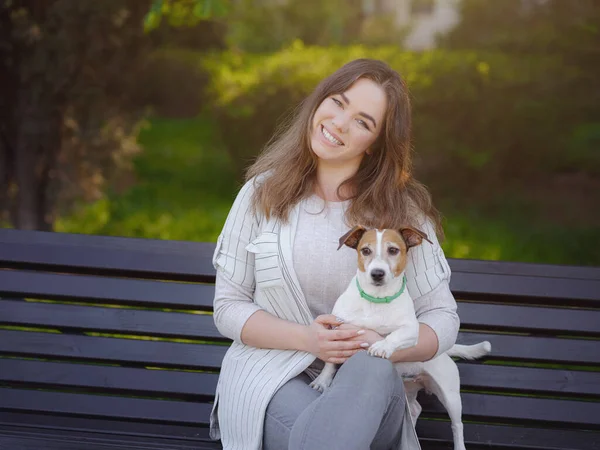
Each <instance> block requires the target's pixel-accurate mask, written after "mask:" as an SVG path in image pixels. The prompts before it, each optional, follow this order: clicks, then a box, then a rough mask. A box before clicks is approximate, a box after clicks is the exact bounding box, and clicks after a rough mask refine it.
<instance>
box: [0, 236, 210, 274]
mask: <svg viewBox="0 0 600 450" xmlns="http://www.w3.org/2000/svg"><path fill="white" fill-rule="evenodd" d="M0 247H2V253H1V254H0V266H1V265H2V264H3V263H4V264H5V265H11V264H13V265H14V264H17V265H18V266H20V267H22V266H23V265H27V266H30V267H31V268H36V267H42V266H48V267H55V268H70V269H71V270H74V271H77V269H78V268H79V269H85V270H86V271H89V270H90V269H91V270H92V271H93V272H94V273H98V274H100V273H106V274H114V273H121V274H126V275H129V276H135V277H142V278H162V279H172V280H188V281H193V280H195V281H207V282H211V281H214V273H215V270H214V268H213V267H212V264H211V257H212V254H213V252H214V248H215V244H213V243H206V242H184V241H163V240H157V239H136V238H123V237H112V236H93V235H81V234H69V233H49V232H42V231H26V230H9V229H0Z"/></svg>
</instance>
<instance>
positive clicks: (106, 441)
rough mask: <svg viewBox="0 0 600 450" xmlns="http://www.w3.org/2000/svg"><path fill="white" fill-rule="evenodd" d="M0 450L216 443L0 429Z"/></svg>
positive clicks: (180, 447)
mask: <svg viewBox="0 0 600 450" xmlns="http://www.w3.org/2000/svg"><path fill="white" fill-rule="evenodd" d="M0 448H7V449H11V450H38V449H48V450H81V449H85V450H129V449H133V450H136V449H137V450H142V449H147V450H165V449H167V450H170V449H172V450H197V449H202V450H215V449H220V448H222V447H221V445H220V443H216V442H215V443H212V442H206V441H189V440H184V439H178V438H175V437H171V438H168V439H167V438H160V437H152V438H151V437H144V436H126V435H121V436H118V435H112V436H111V435H109V436H107V435H106V433H89V432H87V433H86V432H77V431H69V432H64V431H60V430H41V429H32V428H30V427H29V428H23V427H13V428H7V427H1V426H0Z"/></svg>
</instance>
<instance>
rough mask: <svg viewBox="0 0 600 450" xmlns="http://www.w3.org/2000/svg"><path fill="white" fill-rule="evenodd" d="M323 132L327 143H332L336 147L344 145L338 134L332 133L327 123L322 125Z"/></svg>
mask: <svg viewBox="0 0 600 450" xmlns="http://www.w3.org/2000/svg"><path fill="white" fill-rule="evenodd" d="M321 134H322V136H323V137H324V138H325V143H326V144H331V145H332V146H334V147H341V146H343V145H344V143H343V142H342V140H341V139H340V138H339V137H338V136H337V135H335V134H333V133H331V132H330V131H329V130H328V129H327V127H325V125H321Z"/></svg>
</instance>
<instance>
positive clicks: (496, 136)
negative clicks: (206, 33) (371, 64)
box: [204, 42, 591, 189]
mask: <svg viewBox="0 0 600 450" xmlns="http://www.w3.org/2000/svg"><path fill="white" fill-rule="evenodd" d="M364 57H368V58H377V59H381V60H384V61H386V62H387V63H389V64H390V65H391V66H392V67H393V68H394V69H396V70H398V72H399V73H400V74H401V75H402V76H403V77H404V78H405V79H406V80H407V82H408V84H409V86H410V89H411V94H412V98H413V108H414V135H415V140H414V142H415V147H416V149H417V150H418V152H417V156H418V157H419V159H418V161H417V163H418V169H419V172H420V174H421V175H422V174H427V175H428V176H427V177H426V178H433V177H434V176H435V175H444V174H445V173H446V172H447V171H448V169H449V168H450V167H451V168H452V172H453V177H452V178H453V179H454V180H456V181H459V180H464V183H465V186H464V187H465V188H467V189H470V188H471V187H472V186H473V183H474V182H481V183H486V182H487V183H489V182H491V181H493V180H500V179H501V180H502V181H503V182H506V180H507V179H524V178H525V177H528V176H531V174H534V173H537V172H540V171H544V170H554V169H555V168H560V167H563V166H564V165H565V164H571V165H572V163H573V159H572V158H571V159H569V158H568V157H567V155H566V152H565V151H564V149H565V148H566V146H567V144H568V142H570V141H572V139H573V135H574V130H575V129H576V128H577V127H578V126H579V124H573V123H570V122H569V120H568V118H569V114H570V113H569V111H570V110H573V109H575V108H577V105H576V104H570V103H568V102H569V99H566V98H557V97H556V92H557V91H558V90H560V88H561V86H562V85H563V84H565V83H568V82H569V81H570V80H571V79H572V77H573V76H574V74H575V71H574V69H570V68H568V67H564V66H562V65H561V62H560V61H558V60H554V59H552V58H549V57H544V58H541V57H540V58H537V59H530V60H521V59H516V58H510V57H508V56H505V55H502V54H493V53H483V52H472V51H430V52H424V53H412V52H405V51H401V50H399V49H398V48H397V47H375V48H369V47H365V46H351V47H332V48H323V47H305V46H303V45H302V44H301V43H299V42H296V43H294V44H293V45H292V46H290V47H289V48H287V49H285V50H282V51H280V52H277V53H273V54H264V55H256V54H239V53H235V52H224V53H213V54H212V55H211V56H209V57H207V58H205V60H204V67H205V69H206V70H207V71H208V72H209V73H210V82H209V85H208V95H209V96H211V98H212V99H213V103H214V107H213V111H212V112H213V114H214V117H215V119H216V120H217V123H218V124H219V128H220V129H221V130H223V140H224V142H225V144H226V146H227V148H228V150H229V152H230V154H231V157H232V160H233V161H235V162H236V163H237V165H238V167H237V173H238V174H239V173H241V171H242V169H243V167H245V166H247V165H248V163H249V161H251V160H252V158H253V157H255V156H256V154H257V153H258V152H259V151H260V150H261V148H262V147H263V146H264V145H265V143H266V142H267V141H268V139H269V138H270V136H271V135H272V133H273V131H274V129H275V127H276V124H277V122H278V120H280V118H281V117H282V115H283V114H285V113H286V112H289V111H290V110H291V109H292V108H293V107H294V106H295V105H296V104H297V103H298V102H299V101H300V100H301V99H302V98H304V97H305V96H306V95H307V94H308V93H309V92H310V91H311V90H312V89H313V88H314V87H315V86H316V84H317V83H318V82H319V81H320V80H321V79H323V78H324V77H326V76H327V75H329V74H331V73H332V72H334V71H335V70H336V69H337V68H339V67H340V66H342V65H343V64H344V63H346V62H348V61H350V60H352V59H355V58H364ZM588 148H589V149H590V151H591V146H586V145H579V146H578V150H579V151H580V152H584V151H587V149H588ZM585 159H586V158H585V157H584V156H583V155H580V156H578V159H577V160H578V161H579V160H585Z"/></svg>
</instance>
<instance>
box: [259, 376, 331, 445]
mask: <svg viewBox="0 0 600 450" xmlns="http://www.w3.org/2000/svg"><path fill="white" fill-rule="evenodd" d="M310 381H311V380H310V377H309V376H308V375H306V374H304V373H302V374H300V375H298V376H297V377H296V378H292V379H291V380H290V381H288V382H287V383H285V384H284V385H283V386H282V387H281V388H280V389H279V390H278V391H277V392H276V393H275V395H274V396H273V398H272V399H271V401H270V402H269V406H267V413H266V415H265V425H264V434H263V449H264V450H287V448H288V445H289V444H288V443H289V441H290V432H291V431H292V427H293V426H294V423H295V422H296V420H297V419H298V416H300V414H302V411H304V410H305V409H306V408H307V407H308V405H310V404H311V403H312V402H313V401H315V400H316V399H317V398H319V397H320V396H321V394H320V393H319V392H317V391H315V390H314V389H313V388H311V387H310V386H309V384H310Z"/></svg>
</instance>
